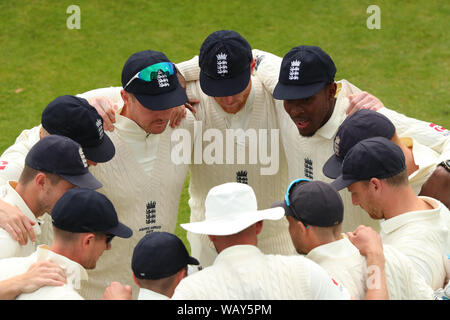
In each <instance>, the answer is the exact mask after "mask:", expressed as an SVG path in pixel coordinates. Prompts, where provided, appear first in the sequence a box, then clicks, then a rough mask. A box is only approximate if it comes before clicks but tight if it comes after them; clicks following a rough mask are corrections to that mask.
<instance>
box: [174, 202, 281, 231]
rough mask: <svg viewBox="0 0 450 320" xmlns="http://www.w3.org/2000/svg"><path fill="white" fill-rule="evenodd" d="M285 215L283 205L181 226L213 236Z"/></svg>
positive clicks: (240, 229)
mask: <svg viewBox="0 0 450 320" xmlns="http://www.w3.org/2000/svg"><path fill="white" fill-rule="evenodd" d="M283 217H284V209H283V208H281V207H276V208H270V209H265V210H258V211H253V212H239V213H236V214H227V215H226V216H224V217H223V218H220V219H206V220H203V221H200V222H192V223H183V224H181V227H182V228H183V229H185V230H187V231H190V232H192V233H198V234H207V235H212V236H227V235H232V234H235V233H238V232H240V231H242V230H244V229H246V228H248V227H249V226H251V225H252V224H254V223H256V222H258V221H261V220H279V219H281V218H283Z"/></svg>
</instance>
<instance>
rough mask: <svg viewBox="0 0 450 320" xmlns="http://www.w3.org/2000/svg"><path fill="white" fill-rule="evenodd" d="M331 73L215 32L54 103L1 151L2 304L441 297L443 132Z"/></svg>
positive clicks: (315, 59)
mask: <svg viewBox="0 0 450 320" xmlns="http://www.w3.org/2000/svg"><path fill="white" fill-rule="evenodd" d="M336 70H337V69H336V66H335V64H334V62H333V60H332V59H331V57H330V56H329V55H328V54H327V53H326V52H324V51H323V50H322V49H321V48H319V47H316V46H305V45H300V46H298V47H295V48H292V49H291V50H290V51H289V52H288V53H286V54H285V56H284V57H283V58H281V57H278V56H276V55H274V54H271V53H269V52H265V51H262V50H257V49H252V48H251V46H250V44H249V43H248V42H247V41H246V40H245V39H244V38H243V37H242V36H241V35H240V34H239V33H237V32H235V31H231V30H220V31H216V32H213V33H212V34H210V35H209V36H208V37H207V38H206V39H205V40H204V42H203V44H202V46H201V48H200V52H199V55H198V56H195V57H194V58H192V59H190V60H187V61H184V62H180V63H177V64H175V63H172V62H171V61H170V60H169V59H168V58H167V57H166V55H165V54H164V53H162V52H158V51H153V50H146V51H141V52H137V53H135V54H133V55H131V56H130V57H129V58H128V60H127V61H126V62H125V64H124V66H123V69H122V77H121V84H122V86H120V87H108V88H101V89H95V90H92V91H88V92H85V93H80V94H78V95H75V96H73V95H65V96H60V97H57V98H56V99H54V100H53V101H51V102H50V103H49V104H48V105H47V107H46V108H45V109H44V110H43V112H42V117H41V124H40V125H38V126H36V127H34V128H32V129H28V130H24V131H23V132H22V133H21V134H20V136H19V137H18V138H17V139H16V141H15V144H14V145H12V146H10V147H9V148H7V149H6V150H5V151H4V153H3V154H2V155H1V156H0V162H1V164H2V165H1V166H0V184H1V186H0V299H49V300H59V299H71V300H79V299H89V300H98V299H105V300H107V299H140V300H151V299H184V300H194V299H200V300H208V299H216V300H223V299H234V300H250V299H251V300H254V299H264V300H265V299H309V300H311V299H317V300H328V299H333V300H334V299H401V300H403V299H404V300H412V299H448V298H450V286H449V279H450V230H449V229H450V212H449V209H448V208H449V207H450V133H449V131H448V130H446V129H444V128H442V127H440V126H437V125H435V124H430V123H427V122H425V121H421V120H416V119H412V118H409V117H406V116H405V115H402V114H399V113H397V112H395V111H393V110H390V109H388V108H387V107H385V106H384V105H383V103H382V102H381V101H380V100H379V99H378V98H376V97H374V96H372V95H370V94H369V93H367V92H365V91H361V90H360V89H359V88H357V87H356V86H355V85H353V84H352V83H350V82H349V81H347V80H345V79H342V80H339V81H336V80H335V75H336ZM222 138H223V139H222ZM225 140H226V141H225ZM258 160H259V161H258ZM187 177H189V201H188V204H189V208H190V213H189V214H190V221H189V223H185V224H181V227H182V228H183V229H185V230H186V231H187V239H188V241H189V244H190V248H191V253H190V254H189V252H188V250H187V249H186V247H185V245H184V244H183V242H182V241H181V240H180V239H179V238H178V237H177V236H176V235H175V234H174V233H175V229H176V227H177V218H178V211H179V202H180V196H181V194H182V190H183V186H184V182H185V181H186V178H187Z"/></svg>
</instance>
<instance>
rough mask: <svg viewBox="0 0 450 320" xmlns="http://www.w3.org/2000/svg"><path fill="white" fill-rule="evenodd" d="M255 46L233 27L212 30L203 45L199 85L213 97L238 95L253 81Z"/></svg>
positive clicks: (200, 57)
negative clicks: (232, 28)
mask: <svg viewBox="0 0 450 320" xmlns="http://www.w3.org/2000/svg"><path fill="white" fill-rule="evenodd" d="M251 62H252V48H251V47H250V44H249V43H248V42H247V40H245V39H244V37H242V36H241V35H240V34H239V33H237V32H236V31H232V30H219V31H216V32H213V33H211V34H210V35H209V36H208V37H207V38H206V39H205V41H204V42H203V44H202V46H201V48H200V55H199V60H198V63H199V66H200V86H201V88H202V90H203V92H204V93H205V94H207V95H208V96H211V97H227V96H233V95H235V94H238V93H240V92H242V91H244V90H245V88H247V86H248V84H249V82H250V71H251V70H250V65H251Z"/></svg>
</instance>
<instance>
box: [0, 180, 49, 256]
mask: <svg viewBox="0 0 450 320" xmlns="http://www.w3.org/2000/svg"><path fill="white" fill-rule="evenodd" d="M16 186H17V182H15V181H8V182H7V183H6V185H5V189H4V194H2V195H1V196H0V199H1V200H3V201H5V202H7V203H9V204H10V205H12V206H15V207H17V208H18V209H19V210H20V211H22V213H23V214H24V215H25V216H26V217H27V218H28V219H30V220H31V221H33V222H34V223H35V224H34V226H33V231H34V234H35V235H36V237H39V236H40V234H41V228H40V226H39V223H38V220H37V219H36V217H35V215H34V213H33V212H31V210H30V208H28V206H27V204H26V203H25V201H24V200H23V199H22V197H21V196H20V195H19V194H18V193H17V191H16V190H15V188H16ZM35 250H36V243H34V242H31V241H28V242H27V243H26V244H25V245H23V246H22V245H20V244H19V242H17V241H16V240H14V239H13V238H12V237H11V235H10V234H9V233H8V232H7V231H6V230H5V229H2V228H0V259H5V258H12V257H26V256H28V255H30V254H32V253H33V252H34V251H35Z"/></svg>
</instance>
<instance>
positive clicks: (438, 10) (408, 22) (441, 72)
mask: <svg viewBox="0 0 450 320" xmlns="http://www.w3.org/2000/svg"><path fill="white" fill-rule="evenodd" d="M72 4H76V5H78V6H79V7H80V9H81V29H79V30H70V29H68V28H67V26H66V20H67V19H68V18H69V16H70V14H67V13H66V9H67V7H68V6H69V5H72ZM372 4H375V5H378V6H379V7H380V9H381V29H380V30H369V29H368V28H367V26H366V20H367V18H368V17H369V16H370V14H368V13H367V12H366V9H367V7H368V6H369V5H372ZM449 17H450V2H449V1H446V0H442V1H430V0H426V1H423V0H419V1H356V0H352V1H343V0H342V1H332V0H330V1H325V0H322V1H286V0H276V1H275V0H267V1H262V0H261V1H257V0H255V1H235V0H228V1H218V0H210V1H173V0H165V1H159V0H153V1H141V0H133V1H130V0H122V1H120V2H116V1H100V0H97V1H94V0H91V1H75V0H70V1H67V0H61V1H59V0H58V1H56V0H55V1H50V0H46V1H44V0H42V1H37V0H36V1H33V0H26V1H25V0H17V1H6V0H3V1H1V2H0V26H1V29H0V30H1V31H0V81H1V83H0V84H1V85H0V97H1V102H0V132H1V134H0V152H3V150H4V149H5V148H6V147H7V146H9V145H11V144H12V143H13V142H14V139H15V138H16V137H17V136H18V134H19V133H20V132H21V131H22V130H23V129H25V128H31V127H33V126H35V125H37V124H38V123H39V122H40V114H41V111H42V110H43V108H45V106H46V105H47V104H48V103H49V102H50V101H51V100H53V99H54V98H55V97H57V96H59V95H63V94H77V93H80V92H84V91H88V90H91V89H94V88H101V87H107V86H119V85H120V75H121V70H122V67H123V64H124V63H125V61H126V60H127V58H128V57H129V56H130V55H131V54H133V53H134V52H137V51H140V50H145V49H153V50H158V51H163V52H164V53H166V55H167V56H168V57H169V59H171V60H172V61H174V62H180V61H183V60H186V59H189V58H191V57H192V56H194V55H196V54H198V52H199V48H200V45H201V43H202V42H203V40H204V39H205V38H206V37H207V36H208V34H210V33H211V32H213V31H216V30H219V29H233V30H236V31H238V32H239V33H241V34H242V35H243V36H244V37H245V38H246V39H247V40H248V41H249V43H250V44H251V45H252V47H253V48H258V49H262V50H266V51H270V52H272V53H275V54H277V55H279V56H283V55H284V54H285V53H286V52H287V51H289V50H290V49H291V48H292V47H294V46H297V45H300V44H307V45H318V46H320V47H322V48H323V49H324V50H325V51H326V52H328V53H329V54H330V55H331V57H332V58H333V60H334V61H335V63H336V65H337V70H338V71H337V75H336V78H337V79H342V78H345V79H347V80H349V81H351V82H352V83H354V84H355V85H357V86H358V87H359V88H361V89H363V90H366V91H369V92H370V93H372V94H374V95H375V96H377V97H379V98H380V99H381V100H382V101H383V102H384V104H385V105H386V106H389V107H390V108H392V109H394V110H397V111H399V112H401V113H404V114H406V115H408V116H410V117H415V118H418V119H422V120H428V121H431V122H434V123H438V124H440V125H442V126H444V127H447V128H449V127H450V94H449V76H448V75H449V72H450V59H449V57H450V50H449V43H450V39H449V32H448V30H450V24H449ZM18 89H19V90H18ZM187 185H188V181H186V184H185V189H184V191H183V195H182V197H181V199H180V204H181V205H180V216H179V221H180V222H182V221H187V220H188V216H189V207H188V205H187V200H188V194H187ZM177 234H178V235H179V236H181V237H182V238H183V239H184V240H185V233H184V232H183V230H181V229H180V228H178V229H177ZM185 242H186V241H185Z"/></svg>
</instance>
